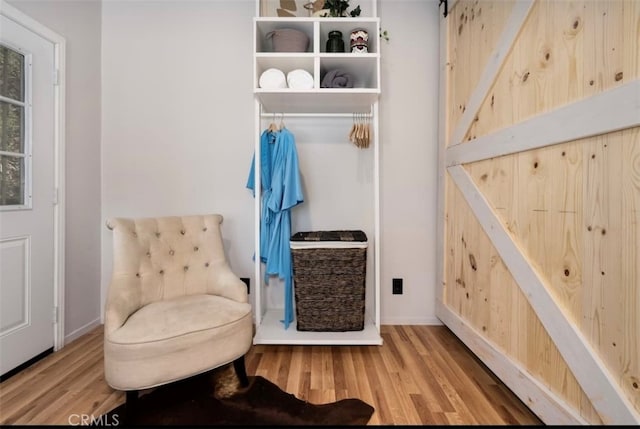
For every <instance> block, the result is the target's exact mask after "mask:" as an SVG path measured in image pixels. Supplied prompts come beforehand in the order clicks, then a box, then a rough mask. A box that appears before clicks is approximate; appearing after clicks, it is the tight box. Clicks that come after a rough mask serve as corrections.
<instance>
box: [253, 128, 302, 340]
mask: <svg viewBox="0 0 640 429" xmlns="http://www.w3.org/2000/svg"><path fill="white" fill-rule="evenodd" d="M260 170H261V174H260V178H261V188H262V207H261V212H260V213H261V214H260V260H261V261H262V262H264V263H265V264H266V269H265V282H267V281H268V276H271V275H277V276H278V277H279V278H280V279H282V280H283V281H284V295H285V296H284V320H282V322H283V323H284V326H285V329H287V328H288V327H289V325H290V324H291V322H292V321H293V264H292V261H291V248H290V245H289V240H290V238H291V208H293V207H295V206H297V205H298V204H300V203H302V202H303V201H304V198H303V195H302V182H301V180H300V171H299V167H298V152H297V150H296V146H295V138H294V136H293V134H292V133H291V132H290V131H289V130H287V129H286V128H283V129H281V130H280V131H276V132H271V131H264V132H263V133H262V135H261V137H260ZM254 182H255V155H254V159H253V161H252V163H251V170H250V171H249V179H248V180H247V188H249V189H251V190H252V191H254V192H253V194H254V196H255V189H254V186H255V183H254Z"/></svg>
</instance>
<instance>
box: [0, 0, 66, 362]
mask: <svg viewBox="0 0 640 429" xmlns="http://www.w3.org/2000/svg"><path fill="white" fill-rule="evenodd" d="M0 15H2V16H4V17H5V18H7V19H10V20H11V21H13V22H15V23H16V24H19V25H21V26H23V27H25V28H26V29H28V30H29V31H32V32H34V33H36V34H38V35H39V36H41V37H43V38H44V39H46V40H48V41H49V42H51V43H52V44H53V46H54V66H55V71H54V70H52V72H53V73H55V82H56V85H55V87H54V116H55V117H54V142H53V144H54V149H53V150H54V160H53V162H54V179H53V180H54V191H53V195H52V196H51V197H52V199H53V201H54V202H55V204H54V206H53V247H54V249H53V261H54V262H53V271H54V273H53V300H54V302H53V303H52V315H51V317H52V318H53V319H54V323H53V349H54V350H55V351H57V350H60V349H61V348H62V347H64V313H65V311H64V310H65V307H64V289H65V272H64V261H65V258H64V254H65V252H64V250H65V241H64V231H65V209H64V207H65V182H64V171H65V55H66V41H65V39H64V37H62V36H61V35H59V34H58V33H56V32H54V31H52V30H50V29H49V28H47V27H45V26H44V25H42V24H40V23H39V22H37V21H36V20H34V19H33V18H31V17H29V16H27V15H25V14H24V13H22V12H20V11H19V10H18V9H16V8H15V7H13V6H11V5H9V4H7V3H6V2H5V1H4V0H0Z"/></svg>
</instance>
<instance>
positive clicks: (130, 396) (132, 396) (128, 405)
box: [125, 390, 138, 423]
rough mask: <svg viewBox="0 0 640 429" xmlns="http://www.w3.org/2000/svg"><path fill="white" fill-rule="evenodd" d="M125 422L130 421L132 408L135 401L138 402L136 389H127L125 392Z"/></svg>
mask: <svg viewBox="0 0 640 429" xmlns="http://www.w3.org/2000/svg"><path fill="white" fill-rule="evenodd" d="M125 394H126V399H125V414H126V415H125V423H126V422H129V423H130V422H131V420H132V418H133V414H134V410H135V408H136V403H137V402H138V391H137V390H127V391H126V392H125Z"/></svg>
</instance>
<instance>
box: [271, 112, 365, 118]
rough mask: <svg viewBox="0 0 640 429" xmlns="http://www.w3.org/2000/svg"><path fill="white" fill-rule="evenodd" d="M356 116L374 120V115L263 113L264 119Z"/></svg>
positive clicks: (356, 113) (355, 113)
mask: <svg viewBox="0 0 640 429" xmlns="http://www.w3.org/2000/svg"><path fill="white" fill-rule="evenodd" d="M354 115H358V116H359V117H365V118H372V117H373V113H358V112H354V113H261V114H260V116H261V117H263V118H273V117H274V116H275V118H276V119H277V118H282V117H283V116H284V117H285V118H353V117H354Z"/></svg>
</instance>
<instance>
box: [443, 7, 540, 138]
mask: <svg viewBox="0 0 640 429" xmlns="http://www.w3.org/2000/svg"><path fill="white" fill-rule="evenodd" d="M533 4H534V1H533V0H523V1H517V2H516V4H515V5H514V6H513V11H512V12H511V16H510V17H509V20H508V21H507V26H506V28H505V29H504V30H503V32H502V34H501V36H500V38H499V42H498V45H497V46H496V49H495V50H494V51H493V54H492V55H491V58H490V59H489V63H488V64H487V66H486V67H485V69H484V71H483V72H482V76H481V77H480V82H479V83H478V85H477V86H476V89H475V90H474V91H473V94H472V95H471V97H470V98H469V101H468V102H467V105H466V108H465V111H464V113H463V114H462V116H461V118H460V120H459V121H458V123H457V125H456V128H455V130H454V132H453V135H452V137H451V143H452V144H456V143H459V142H461V141H462V139H463V138H464V136H465V134H466V133H467V131H468V130H469V127H470V126H471V124H472V123H473V120H474V118H475V116H476V113H478V110H479V109H480V106H481V105H482V102H483V101H484V99H485V98H486V97H487V94H488V93H489V90H490V89H491V86H492V85H493V82H494V81H495V79H496V76H497V75H498V73H499V72H500V68H501V67H502V64H503V63H504V60H505V59H506V58H507V56H508V55H509V52H510V51H511V47H512V46H513V43H514V42H515V40H516V38H517V37H518V34H519V33H520V30H521V29H522V27H523V25H524V23H525V21H526V19H527V16H529V12H530V11H531V8H532V7H533Z"/></svg>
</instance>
